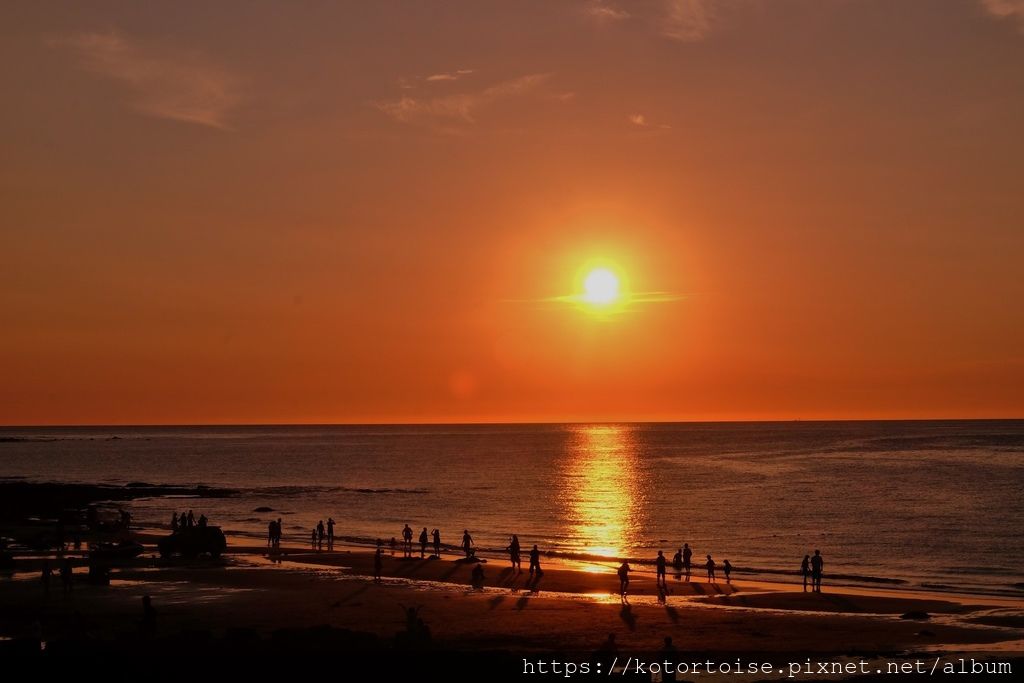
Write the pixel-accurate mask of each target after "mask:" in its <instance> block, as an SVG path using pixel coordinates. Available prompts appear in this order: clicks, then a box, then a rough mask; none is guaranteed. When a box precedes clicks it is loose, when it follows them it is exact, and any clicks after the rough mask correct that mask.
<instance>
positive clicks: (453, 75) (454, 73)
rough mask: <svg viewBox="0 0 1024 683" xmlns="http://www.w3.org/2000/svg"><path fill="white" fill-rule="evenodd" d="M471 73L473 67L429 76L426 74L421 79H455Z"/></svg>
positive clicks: (429, 80)
mask: <svg viewBox="0 0 1024 683" xmlns="http://www.w3.org/2000/svg"><path fill="white" fill-rule="evenodd" d="M471 73H473V69H459V70H458V71H449V72H445V73H439V74H432V75H430V76H427V77H426V78H425V79H423V80H425V81H427V82H428V83H432V82H436V81H457V80H459V79H460V78H462V77H463V76H468V75H470V74H471Z"/></svg>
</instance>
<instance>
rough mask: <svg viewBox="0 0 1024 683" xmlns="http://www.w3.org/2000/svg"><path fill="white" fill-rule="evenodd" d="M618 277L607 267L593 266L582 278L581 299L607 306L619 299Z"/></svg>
mask: <svg viewBox="0 0 1024 683" xmlns="http://www.w3.org/2000/svg"><path fill="white" fill-rule="evenodd" d="M619 296H620V295H619V278H618V277H617V276H616V275H615V273H613V272H612V271H610V270H608V269H607V268H594V269H593V270H591V271H590V272H589V273H587V277H586V278H584V280H583V301H585V302H586V303H588V304H593V305H595V306H607V305H609V304H613V303H615V302H616V301H618V300H619Z"/></svg>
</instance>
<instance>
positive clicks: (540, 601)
mask: <svg viewBox="0 0 1024 683" xmlns="http://www.w3.org/2000/svg"><path fill="white" fill-rule="evenodd" d="M136 538H138V539H139V540H141V541H143V543H144V545H145V546H146V552H144V553H143V554H142V555H141V556H140V557H138V558H136V559H134V560H131V561H128V562H124V563H120V566H118V567H115V568H114V569H113V570H112V571H111V574H110V578H111V583H110V585H109V586H93V585H89V583H88V582H87V577H86V568H85V563H86V559H85V558H83V557H81V556H79V555H78V554H75V553H73V552H69V553H68V556H69V557H70V558H71V559H72V562H73V563H74V564H75V565H76V580H75V583H74V588H73V590H71V591H70V592H69V593H68V594H67V595H66V596H65V595H64V594H63V590H62V588H61V585H60V582H59V581H58V580H56V577H55V578H54V580H53V583H52V585H51V587H50V594H49V596H48V597H46V596H45V595H44V589H43V586H42V584H41V581H40V579H39V570H40V568H41V565H42V561H43V556H44V555H49V553H45V554H44V553H25V554H19V555H18V557H17V563H18V565H17V570H16V571H15V572H14V573H12V574H9V575H8V577H7V578H5V580H2V581H0V606H2V609H0V635H2V636H4V637H5V638H10V639H12V640H8V641H6V642H4V643H3V644H4V645H6V646H7V647H8V650H9V651H19V652H22V653H25V652H27V651H31V650H32V649H34V648H38V647H39V644H38V641H39V640H40V639H41V640H43V641H44V642H45V643H46V646H45V647H47V648H48V649H49V651H50V652H51V653H57V654H59V653H61V652H66V653H70V654H72V655H73V656H76V657H80V656H82V655H83V648H84V647H85V645H83V643H86V644H88V648H87V652H86V653H85V654H87V653H88V652H93V653H95V652H105V651H107V648H114V649H117V648H123V646H124V644H125V643H130V644H131V645H132V651H133V652H135V653H139V652H148V651H151V649H153V648H156V649H160V648H163V647H165V646H166V647H168V648H171V647H177V646H175V645H172V644H174V643H181V642H188V643H192V645H189V649H188V650H186V652H185V653H184V654H185V655H186V656H187V654H188V653H189V652H193V653H200V652H201V653H207V654H208V653H210V652H211V651H216V652H222V651H224V648H228V649H229V650H231V651H235V650H234V649H237V650H238V651H240V652H248V653H249V655H253V654H257V653H259V652H260V650H261V648H262V647H264V646H265V645H269V644H271V643H273V644H274V645H273V650H274V652H275V653H276V654H277V655H281V656H282V657H290V656H292V655H294V656H301V655H302V653H303V652H306V651H307V649H315V647H318V645H317V644H320V645H324V646H326V645H325V643H329V644H330V648H331V652H332V653H335V654H338V655H339V656H340V655H342V654H344V655H345V656H346V657H348V658H352V657H359V656H361V655H360V653H363V654H364V655H365V656H371V654H372V653H378V654H374V655H373V656H374V657H377V656H384V655H387V656H388V657H391V658H396V657H397V658H399V659H400V658H402V657H405V656H412V657H420V656H421V655H420V654H415V653H421V652H436V653H437V656H438V657H439V660H438V661H439V662H440V663H444V662H447V661H448V658H449V657H450V656H451V654H450V653H453V652H456V653H460V655H459V656H467V657H470V658H473V657H479V658H480V659H479V660H474V661H481V662H489V661H493V662H496V663H495V664H493V666H502V667H504V668H503V669H501V670H500V671H496V673H499V674H500V673H502V672H504V673H507V674H510V675H511V674H512V673H513V672H512V671H511V670H510V669H508V667H510V666H512V663H515V662H518V661H519V659H520V658H524V657H525V658H527V659H529V658H531V657H536V656H547V655H550V654H551V653H563V654H567V653H572V656H574V657H584V658H585V657H592V655H593V653H594V652H596V651H597V650H599V649H600V647H601V645H602V642H603V641H605V639H606V638H607V636H608V634H611V633H614V634H615V638H616V642H617V646H618V648H619V649H620V650H621V651H622V652H624V653H625V652H631V653H656V652H658V651H660V650H661V648H662V647H663V643H664V638H665V637H666V636H670V637H671V638H672V639H673V643H674V646H675V647H676V648H678V649H679V650H680V651H684V652H686V653H691V654H692V653H700V654H701V655H702V656H716V657H731V658H739V659H743V660H744V661H745V660H746V659H749V658H752V657H753V658H760V659H765V658H768V659H770V660H771V661H780V662H781V661H784V660H788V659H792V658H793V657H797V658H798V659H802V658H807V657H814V658H817V657H820V656H830V657H831V656H842V657H858V658H866V659H867V660H870V661H872V662H877V663H882V664H884V663H886V662H888V661H898V660H901V659H903V660H906V659H907V658H912V657H914V656H916V655H917V654H919V653H922V652H927V653H932V654H931V655H930V656H933V657H934V656H936V653H950V654H953V653H959V652H965V651H967V652H986V651H987V652H991V651H1000V650H1002V651H1010V652H1013V651H1015V648H1017V647H1018V644H1019V643H1020V641H1021V639H1022V638H1024V604H1022V603H1021V602H1020V601H1019V600H1015V599H1011V598H996V597H972V596H966V595H960V596H950V595H948V594H946V595H936V594H926V593H918V594H909V593H907V592H903V591H898V590H888V589H884V588H881V589H877V590H867V589H856V588H845V589H844V588H834V587H831V586H828V585H827V581H826V586H825V588H824V590H823V592H822V593H813V592H804V591H803V590H802V589H801V586H800V585H798V584H795V583H790V584H785V583H776V584H772V583H763V582H757V581H747V580H744V579H743V578H742V577H736V576H734V577H733V580H732V582H731V583H726V582H725V581H724V580H723V579H719V580H718V582H716V583H708V582H707V581H706V579H705V577H704V576H703V572H695V573H694V575H693V576H692V577H691V578H690V581H688V582H687V581H686V580H685V577H679V578H677V577H676V576H675V575H673V574H672V573H671V572H670V574H669V577H668V581H667V585H668V591H667V595H666V599H665V603H664V604H662V603H660V602H659V601H658V596H657V590H656V588H655V577H654V574H653V571H650V569H649V568H648V569H646V570H642V571H637V572H634V574H633V577H632V581H631V584H630V590H629V594H628V602H629V604H628V605H624V604H623V603H622V601H621V599H620V596H619V595H618V594H617V591H618V580H617V578H616V576H615V572H614V569H613V568H608V569H607V570H606V571H594V570H593V568H591V567H588V568H587V569H583V568H580V567H578V566H572V565H571V564H570V563H565V562H553V563H546V562H543V561H542V563H543V564H544V565H545V566H544V569H543V572H544V573H543V576H542V577H541V578H540V580H539V581H536V582H535V583H534V582H531V581H530V580H529V574H528V573H527V572H526V571H525V570H524V571H523V572H522V573H521V574H517V573H514V572H513V571H512V570H511V569H510V568H509V566H508V563H507V561H504V560H503V559H500V558H482V559H484V560H485V562H484V563H483V566H484V567H485V575H486V579H485V582H484V587H483V588H482V589H473V588H471V587H470V573H471V571H472V568H473V566H475V563H472V562H466V561H465V560H464V558H460V557H459V556H458V555H456V554H452V553H444V554H443V555H442V557H441V558H440V559H421V558H420V557H419V553H418V551H417V552H416V553H415V556H414V557H413V558H404V557H402V553H401V551H399V552H398V554H397V556H392V555H391V553H390V551H385V553H384V558H383V567H382V578H381V580H380V581H379V582H376V581H374V580H373V579H372V573H373V563H374V560H373V553H372V552H370V551H367V550H365V549H359V548H350V547H343V546H336V548H335V550H334V551H326V550H324V551H319V552H318V551H315V550H310V549H308V548H303V547H301V546H298V545H288V544H284V545H283V546H282V547H281V548H280V549H279V550H278V551H273V552H270V551H268V549H267V548H266V547H264V546H254V545H242V544H229V547H228V551H227V552H226V553H225V554H224V555H223V556H222V557H221V558H220V559H218V560H212V559H209V558H206V559H204V558H198V559H194V560H191V561H186V560H182V559H180V558H171V559H167V560H161V559H159V557H158V556H157V555H156V553H154V552H153V551H152V549H153V546H152V545H150V544H151V543H152V542H153V541H154V540H156V539H155V537H154V536H153V535H147V534H136ZM144 595H149V596H151V599H152V604H153V606H154V608H155V610H156V617H155V619H154V621H153V623H152V624H151V625H149V626H147V625H146V624H145V620H144V618H143V609H142V606H141V605H142V602H141V601H142V597H143V596H144ZM408 607H414V608H415V609H417V614H418V616H419V617H420V618H422V619H423V622H424V623H425V624H426V626H427V628H428V629H429V632H430V637H429V640H428V641H427V642H422V643H416V644H414V645H413V644H410V643H409V642H408V641H406V640H405V639H404V636H403V633H405V632H406V630H407V629H406V618H407V615H406V612H405V610H406V609H407V608H408ZM908 617H912V618H908ZM26 643H27V644H26ZM16 647H17V648H18V649H17V650H15V648H16ZM139 648H141V649H139ZM193 648H195V649H193ZM232 648H234V649H232ZM390 661H397V660H395V659H391V660H390ZM531 661H532V660H531ZM481 666H487V664H481Z"/></svg>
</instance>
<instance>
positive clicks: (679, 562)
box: [672, 548, 683, 579]
mask: <svg viewBox="0 0 1024 683" xmlns="http://www.w3.org/2000/svg"><path fill="white" fill-rule="evenodd" d="M672 568H673V569H675V570H676V578H677V579H678V578H679V576H678V575H679V574H682V573H683V549H682V548H680V549H679V550H677V551H676V554H675V555H673V556H672Z"/></svg>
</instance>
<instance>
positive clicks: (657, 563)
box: [654, 550, 665, 586]
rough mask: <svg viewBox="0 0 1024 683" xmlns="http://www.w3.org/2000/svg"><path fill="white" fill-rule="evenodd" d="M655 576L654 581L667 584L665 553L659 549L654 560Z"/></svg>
mask: <svg viewBox="0 0 1024 683" xmlns="http://www.w3.org/2000/svg"><path fill="white" fill-rule="evenodd" d="M654 567H655V577H654V582H655V583H656V584H658V585H659V586H664V585H665V553H663V552H661V551H660V550H659V551H658V557H657V559H656V560H654Z"/></svg>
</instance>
